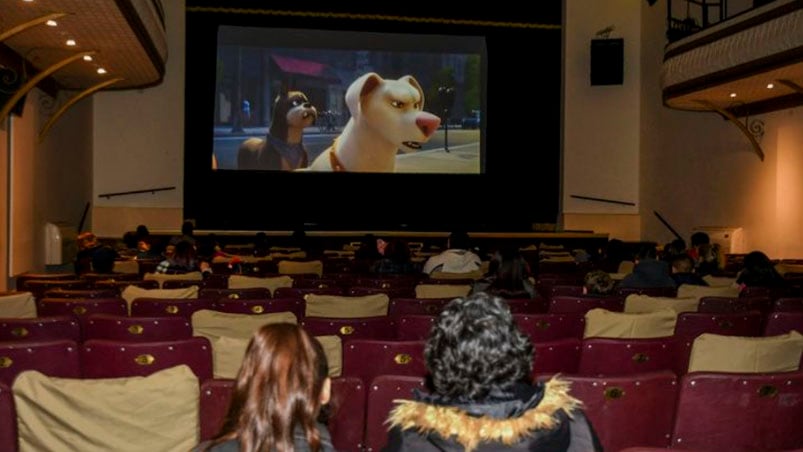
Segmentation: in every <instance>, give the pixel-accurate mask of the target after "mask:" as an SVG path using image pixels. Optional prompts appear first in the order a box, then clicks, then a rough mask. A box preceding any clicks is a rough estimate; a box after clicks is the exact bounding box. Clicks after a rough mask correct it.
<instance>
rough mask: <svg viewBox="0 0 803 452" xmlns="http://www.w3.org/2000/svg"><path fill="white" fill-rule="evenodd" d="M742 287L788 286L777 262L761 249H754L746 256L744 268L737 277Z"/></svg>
mask: <svg viewBox="0 0 803 452" xmlns="http://www.w3.org/2000/svg"><path fill="white" fill-rule="evenodd" d="M736 283H737V284H739V285H740V286H742V287H786V285H787V284H786V281H785V280H784V279H783V276H781V274H780V273H778V271H777V270H776V269H775V264H774V263H773V262H772V261H771V260H770V258H769V257H767V255H766V254H764V253H762V252H761V251H752V252H750V253H748V254H747V256H745V257H744V268H743V269H742V270H741V271H740V272H739V274H738V275H737V277H736Z"/></svg>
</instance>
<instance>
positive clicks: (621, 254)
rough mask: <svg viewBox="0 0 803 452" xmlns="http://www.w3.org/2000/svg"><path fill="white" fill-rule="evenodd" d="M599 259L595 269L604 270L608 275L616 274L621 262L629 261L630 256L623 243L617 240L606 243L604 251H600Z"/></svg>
mask: <svg viewBox="0 0 803 452" xmlns="http://www.w3.org/2000/svg"><path fill="white" fill-rule="evenodd" d="M600 255H601V257H600V259H599V262H597V268H599V269H601V270H605V271H606V272H609V273H616V272H617V271H619V264H621V263H622V261H629V260H630V259H631V256H630V255H629V254H628V252H627V247H626V246H625V242H623V241H621V240H619V239H611V240H609V241H608V243H607V245H606V246H605V249H603V250H601V251H600Z"/></svg>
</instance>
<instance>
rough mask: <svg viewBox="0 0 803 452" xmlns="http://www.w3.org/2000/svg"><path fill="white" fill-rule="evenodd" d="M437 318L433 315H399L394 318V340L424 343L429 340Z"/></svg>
mask: <svg viewBox="0 0 803 452" xmlns="http://www.w3.org/2000/svg"><path fill="white" fill-rule="evenodd" d="M436 318H437V317H435V316H433V315H413V314H410V315H400V316H398V317H396V339H397V340H400V341H425V340H427V338H429V333H430V331H432V326H433V325H434V324H435V319H436Z"/></svg>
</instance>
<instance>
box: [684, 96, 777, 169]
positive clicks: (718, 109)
mask: <svg viewBox="0 0 803 452" xmlns="http://www.w3.org/2000/svg"><path fill="white" fill-rule="evenodd" d="M695 102H697V103H698V104H700V105H703V106H705V107H708V108H710V109H711V110H712V111H716V112H717V113H719V114H721V115H722V116H724V117H725V118H727V119H728V121H730V122H731V124H733V125H735V126H736V127H737V128H738V129H739V130H740V131H741V132H742V135H744V136H746V137H747V139H748V140H749V141H750V144H752V145H753V151H755V153H756V155H758V158H759V159H761V161H762V162H763V161H764V151H763V150H762V149H761V145H760V144H759V143H758V140H756V138H755V137H754V136H753V134H752V133H750V130H749V129H748V128H747V126H746V125H744V124H742V122H741V121H739V118H737V117H736V116H734V115H733V113H731V112H729V111H728V110H725V109H724V108H721V107H718V106H716V105H714V104H713V103H711V102H709V101H707V100H700V99H695Z"/></svg>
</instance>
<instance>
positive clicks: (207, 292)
mask: <svg viewBox="0 0 803 452" xmlns="http://www.w3.org/2000/svg"><path fill="white" fill-rule="evenodd" d="M270 297H271V294H270V290H268V289H266V288H264V287H252V288H248V289H213V288H211V287H210V288H203V289H201V290H200V291H199V292H198V298H209V299H212V300H217V299H219V298H231V299H235V300H242V299H247V300H253V299H261V300H264V299H266V298H270Z"/></svg>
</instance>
